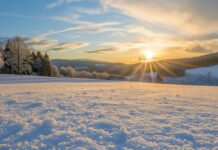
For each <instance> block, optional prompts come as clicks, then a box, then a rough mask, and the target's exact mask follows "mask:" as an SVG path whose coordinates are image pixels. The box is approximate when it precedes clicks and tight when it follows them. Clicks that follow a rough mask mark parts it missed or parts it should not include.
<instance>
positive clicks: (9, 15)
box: [0, 12, 30, 18]
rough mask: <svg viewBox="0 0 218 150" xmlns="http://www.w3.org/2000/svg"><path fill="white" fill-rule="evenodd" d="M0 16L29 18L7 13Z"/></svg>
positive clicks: (0, 13) (1, 13)
mask: <svg viewBox="0 0 218 150" xmlns="http://www.w3.org/2000/svg"><path fill="white" fill-rule="evenodd" d="M0 16H6V17H17V18H30V17H29V16H25V15H20V14H13V13H8V12H0Z"/></svg>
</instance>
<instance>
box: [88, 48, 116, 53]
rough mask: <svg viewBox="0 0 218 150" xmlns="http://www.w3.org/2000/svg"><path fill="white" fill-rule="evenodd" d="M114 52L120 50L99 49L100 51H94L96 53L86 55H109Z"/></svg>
mask: <svg viewBox="0 0 218 150" xmlns="http://www.w3.org/2000/svg"><path fill="white" fill-rule="evenodd" d="M114 52H118V50H117V49H116V48H113V47H112V48H106V49H98V50H94V51H87V52H86V53H90V54H108V53H114Z"/></svg>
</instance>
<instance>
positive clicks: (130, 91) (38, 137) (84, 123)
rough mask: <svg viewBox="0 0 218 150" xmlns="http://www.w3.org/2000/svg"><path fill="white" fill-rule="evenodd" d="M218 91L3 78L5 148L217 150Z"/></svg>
mask: <svg viewBox="0 0 218 150" xmlns="http://www.w3.org/2000/svg"><path fill="white" fill-rule="evenodd" d="M25 79H26V80H25ZM22 82H25V83H22ZM217 91H218V87H213V86H210V87H209V86H185V85H167V84H148V83H138V82H137V83H134V82H113V81H111V82H108V81H104V80H88V79H70V78H69V79H63V78H46V77H33V76H32V77H29V76H28V77H27V76H9V75H7V76H6V75H1V76H0V149H67V148H68V149H78V150H79V149H80V150H81V149H91V150H92V149H93V150H94V149H99V150H102V149H110V150H114V149H218V99H217V97H218V92H217Z"/></svg>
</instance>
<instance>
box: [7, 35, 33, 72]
mask: <svg viewBox="0 0 218 150" xmlns="http://www.w3.org/2000/svg"><path fill="white" fill-rule="evenodd" d="M4 59H5V63H4V70H5V73H13V74H31V72H32V66H31V63H32V55H31V52H30V50H29V48H28V47H27V45H26V44H25V43H24V41H23V40H22V39H21V38H20V37H15V38H13V39H9V40H8V41H7V44H6V46H5V50H4Z"/></svg>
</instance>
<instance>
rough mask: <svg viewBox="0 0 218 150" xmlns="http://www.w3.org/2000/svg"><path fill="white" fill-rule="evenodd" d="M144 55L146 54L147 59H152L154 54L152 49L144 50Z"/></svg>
mask: <svg viewBox="0 0 218 150" xmlns="http://www.w3.org/2000/svg"><path fill="white" fill-rule="evenodd" d="M144 56H145V58H146V60H152V59H153V56H154V54H153V53H152V51H144Z"/></svg>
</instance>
